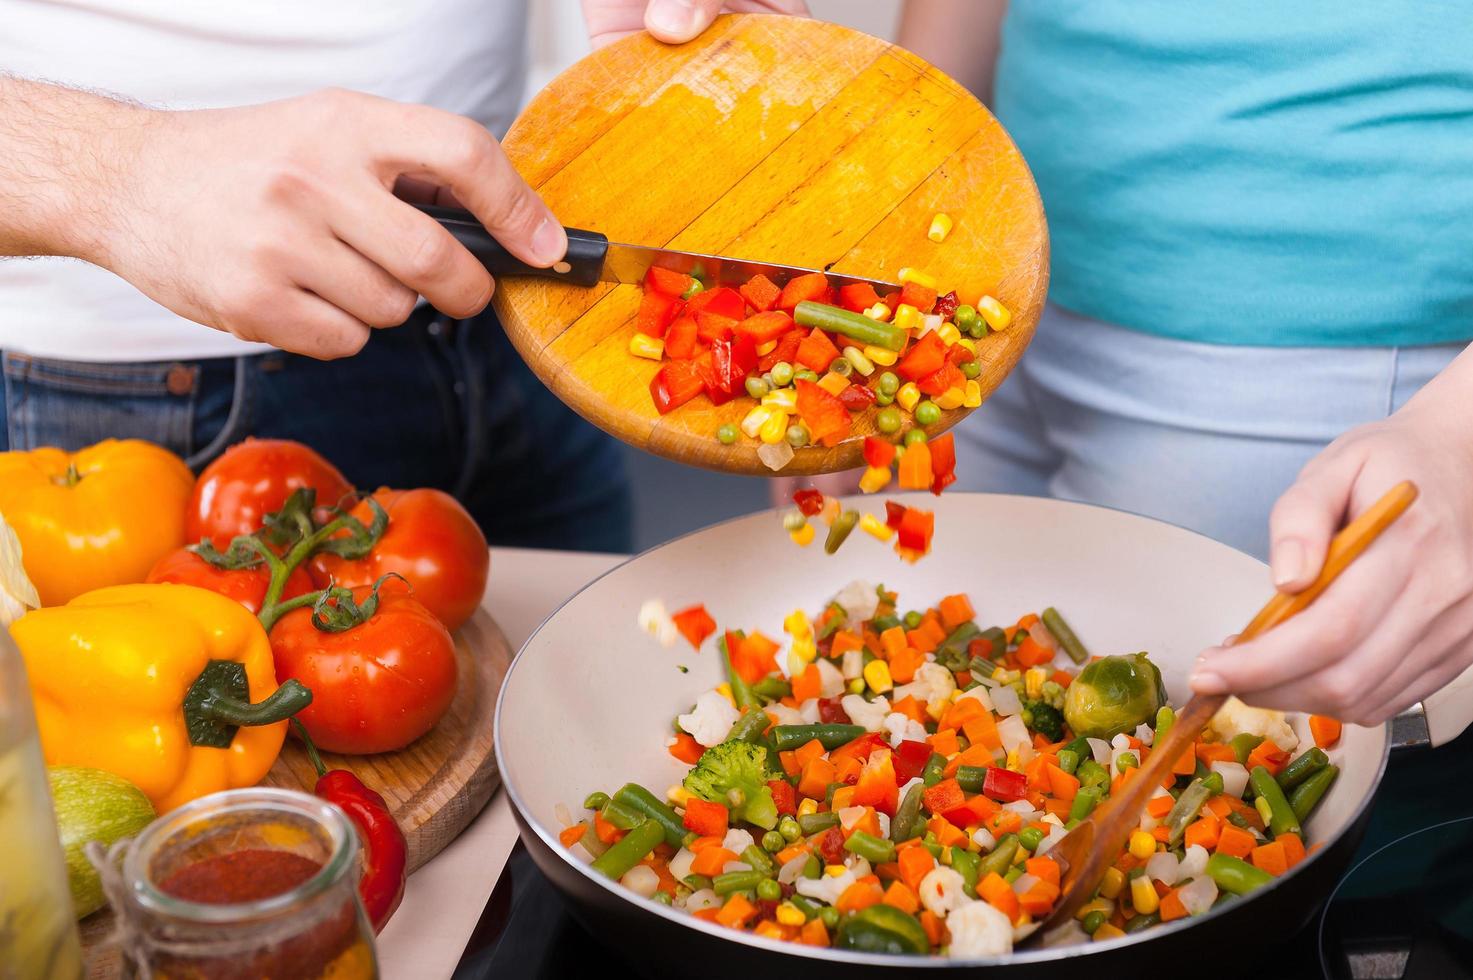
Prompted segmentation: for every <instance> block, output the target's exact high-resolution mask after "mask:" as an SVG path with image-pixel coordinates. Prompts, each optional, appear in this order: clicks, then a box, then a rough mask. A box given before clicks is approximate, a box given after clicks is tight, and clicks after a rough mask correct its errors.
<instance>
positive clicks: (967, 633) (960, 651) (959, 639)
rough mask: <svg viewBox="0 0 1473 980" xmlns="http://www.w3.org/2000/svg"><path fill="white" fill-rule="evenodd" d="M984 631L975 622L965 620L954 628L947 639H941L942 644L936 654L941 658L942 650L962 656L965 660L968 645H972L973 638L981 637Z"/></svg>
mask: <svg viewBox="0 0 1473 980" xmlns="http://www.w3.org/2000/svg"><path fill="white" fill-rule="evenodd" d="M981 636H982V631H981V630H980V629H978V628H977V624H976V623H973V622H965V623H962V624H961V625H960V626H958V627H957V628H956V629H954V630H952V631H951V633H950V634H949V635H948V636H947V637H946V639H944V640H942V641H941V646H939V647H937V648H936V656H937V658H938V659H939V658H940V656H941V653H942V651H946V652H949V653H953V654H954V655H956V656H960V657H961V658H962V659H963V660H965V659H966V658H967V647H969V646H971V643H972V641H973V640H976V639H979V638H980V637H981Z"/></svg>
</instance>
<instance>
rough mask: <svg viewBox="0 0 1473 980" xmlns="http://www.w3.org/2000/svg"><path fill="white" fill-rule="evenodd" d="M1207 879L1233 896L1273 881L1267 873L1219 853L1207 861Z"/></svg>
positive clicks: (1240, 859)
mask: <svg viewBox="0 0 1473 980" xmlns="http://www.w3.org/2000/svg"><path fill="white" fill-rule="evenodd" d="M1207 877H1209V878H1211V879H1212V880H1213V881H1215V882H1217V887H1218V888H1221V889H1222V890H1223V891H1225V892H1232V893H1233V894H1234V895H1246V894H1248V893H1249V892H1251V891H1252V890H1253V889H1255V888H1261V887H1263V886H1264V885H1267V884H1268V883H1269V882H1271V881H1273V880H1274V879H1273V876H1272V875H1270V874H1269V873H1268V872H1267V871H1263V870H1261V869H1259V868H1255V867H1254V866H1253V865H1251V864H1249V863H1248V862H1247V861H1244V860H1243V859H1242V858H1235V857H1233V856H1232V855H1231V854H1224V853H1222V852H1221V851H1219V852H1217V853H1216V854H1214V855H1212V856H1211V857H1210V858H1208V859H1207Z"/></svg>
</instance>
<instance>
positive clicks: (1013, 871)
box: [1002, 864, 1023, 885]
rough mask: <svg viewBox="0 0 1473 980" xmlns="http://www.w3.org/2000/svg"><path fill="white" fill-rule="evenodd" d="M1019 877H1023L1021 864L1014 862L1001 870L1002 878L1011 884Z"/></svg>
mask: <svg viewBox="0 0 1473 980" xmlns="http://www.w3.org/2000/svg"><path fill="white" fill-rule="evenodd" d="M1021 877H1023V866H1022V865H1021V864H1015V865H1013V866H1012V867H1011V868H1008V870H1007V871H1005V872H1003V876H1002V880H1003V881H1006V882H1007V883H1008V884H1010V885H1011V884H1012V883H1013V882H1015V881H1017V880H1018V879H1019V878H1021Z"/></svg>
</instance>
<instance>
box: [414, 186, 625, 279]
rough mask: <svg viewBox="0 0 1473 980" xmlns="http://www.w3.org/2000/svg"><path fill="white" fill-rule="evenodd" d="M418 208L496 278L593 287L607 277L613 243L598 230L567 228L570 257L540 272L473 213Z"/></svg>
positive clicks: (430, 206)
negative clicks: (536, 278)
mask: <svg viewBox="0 0 1473 980" xmlns="http://www.w3.org/2000/svg"><path fill="white" fill-rule="evenodd" d="M415 207H417V208H419V209H420V210H421V211H423V212H424V213H425V214H427V215H429V216H430V217H432V218H434V219H435V220H436V221H438V222H440V224H441V225H443V226H444V228H445V230H446V231H448V232H450V234H452V235H454V236H455V240H456V241H458V242H460V244H462V245H464V246H465V247H466V249H467V250H468V251H469V252H470V253H471V254H472V255H474V256H475V257H476V258H478V259H480V260H481V264H482V265H484V266H485V267H486V269H487V270H488V271H489V272H490V273H491V274H492V275H493V276H541V277H542V278H544V279H557V280H560V281H561V282H567V283H572V284H573V285H575V286H592V285H593V284H594V283H596V282H598V281H599V277H600V276H602V274H603V269H604V256H605V255H607V254H608V252H609V240H608V238H607V237H606V236H604V235H600V234H599V233H598V232H596V231H584V230H582V229H581V228H564V229H563V230H564V231H566V232H567V233H568V254H567V255H565V256H564V257H563V260H562V261H561V262H559V263H557V264H556V265H554V266H552V267H551V268H548V269H539V268H538V267H537V266H535V265H528V264H527V263H525V262H523V261H522V260H521V259H519V258H517V257H516V256H515V255H512V254H511V253H510V252H508V251H507V250H506V249H505V248H504V247H503V246H502V244H501V243H500V242H498V241H497V240H496V239H494V238H492V237H491V233H490V232H489V231H487V230H486V229H485V227H484V226H483V225H482V224H481V223H480V222H479V221H477V220H476V217H475V215H473V214H471V213H470V212H469V211H462V210H460V209H459V208H447V207H441V206H440V205H438V204H416V205H415Z"/></svg>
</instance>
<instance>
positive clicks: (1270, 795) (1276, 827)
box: [1248, 766, 1323, 837]
mask: <svg viewBox="0 0 1473 980" xmlns="http://www.w3.org/2000/svg"><path fill="white" fill-rule="evenodd" d="M1248 784H1249V785H1250V786H1252V787H1253V793H1254V795H1256V796H1259V797H1261V798H1262V799H1263V800H1264V802H1266V803H1267V804H1268V812H1269V821H1268V829H1269V830H1271V831H1273V835H1274V836H1275V837H1278V836H1279V835H1280V834H1297V833H1299V818H1298V817H1297V816H1295V815H1294V808H1293V807H1291V806H1290V805H1289V799H1288V797H1286V796H1285V795H1284V791H1283V790H1282V789H1280V788H1279V784H1278V783H1277V782H1275V781H1274V777H1273V776H1272V775H1270V774H1269V771H1268V770H1267V769H1265V768H1263V766H1254V767H1253V771H1252V772H1250V773H1249V774H1248ZM1322 792H1323V791H1322Z"/></svg>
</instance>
